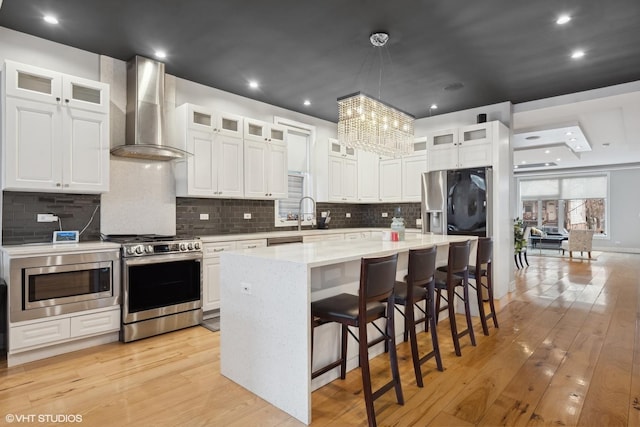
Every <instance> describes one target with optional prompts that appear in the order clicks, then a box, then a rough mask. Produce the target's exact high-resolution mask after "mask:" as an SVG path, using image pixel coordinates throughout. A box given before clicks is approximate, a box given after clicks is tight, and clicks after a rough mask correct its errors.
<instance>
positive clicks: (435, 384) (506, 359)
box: [0, 253, 640, 426]
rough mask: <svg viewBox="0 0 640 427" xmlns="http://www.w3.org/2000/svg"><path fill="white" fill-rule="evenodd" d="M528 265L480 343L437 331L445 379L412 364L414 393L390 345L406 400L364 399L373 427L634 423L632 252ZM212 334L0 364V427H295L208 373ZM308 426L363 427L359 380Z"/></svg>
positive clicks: (378, 361) (327, 401)
mask: <svg viewBox="0 0 640 427" xmlns="http://www.w3.org/2000/svg"><path fill="white" fill-rule="evenodd" d="M529 261H530V263H531V266H530V267H528V268H526V269H524V270H518V271H517V272H516V290H515V291H514V292H512V293H511V294H510V296H509V300H508V303H506V304H505V305H504V306H503V307H502V308H501V309H500V310H499V313H498V320H499V322H500V329H495V328H493V327H491V328H490V336H484V335H482V332H481V328H480V322H479V321H476V322H475V324H474V326H475V330H476V337H477V341H478V345H477V346H476V347H473V346H471V344H470V342H469V339H468V337H464V338H463V339H462V357H456V356H455V354H454V353H453V343H452V341H451V335H450V331H449V328H448V321H447V320H446V319H445V320H444V321H441V322H440V324H439V325H438V333H439V338H440V343H441V349H442V352H443V363H444V366H445V371H444V372H439V371H437V370H436V369H435V362H434V361H430V362H427V363H426V364H425V365H423V373H424V374H425V376H424V383H425V387H424V388H422V389H419V388H418V387H417V386H416V381H415V377H414V374H413V367H412V364H411V354H410V349H409V347H408V345H407V344H406V343H401V344H400V345H399V346H398V352H399V357H400V369H401V376H402V384H403V391H404V396H405V404H404V405H403V406H400V405H398V404H396V403H395V400H394V394H393V393H387V394H386V395H385V396H383V397H382V398H380V399H379V400H378V401H376V404H375V406H376V414H377V420H378V424H379V425H380V426H499V425H500V426H502V425H508V426H511V425H513V426H516V425H517V426H538V425H553V426H640V328H639V314H640V292H639V287H640V279H639V278H640V255H632V254H613V253H603V254H601V255H600V256H599V257H598V259H597V260H593V261H586V260H573V261H568V260H566V259H561V258H544V257H533V256H531V257H529ZM460 320H462V319H460ZM476 320H477V319H476ZM490 325H491V322H490ZM418 336H419V338H420V340H421V350H422V351H427V350H428V349H429V348H430V344H428V343H429V336H428V334H424V333H420V334H419V335H418ZM219 338H220V336H219V333H217V332H215V333H214V332H210V331H209V330H207V329H205V328H202V327H194V328H189V329H186V330H182V331H177V332H174V333H171V334H166V335H163V336H158V337H153V338H149V339H146V340H142V341H137V342H134V343H129V344H121V343H112V344H107V345H102V346H99V347H94V348H91V349H87V350H82V351H78V352H74V353H70V354H66V355H62V356H58V357H54V358H50V359H47V360H42V361H37V362H33V363H29V364H25V365H21V366H17V367H14V368H0V417H1V418H0V419H2V421H1V422H0V424H2V423H5V422H6V419H5V416H6V415H7V414H17V415H30V414H36V415H39V414H54V415H55V414H65V415H70V414H78V415H81V416H82V421H83V422H82V424H83V425H90V426H123V425H136V426H300V425H302V424H301V423H299V422H298V421H297V420H295V419H293V418H292V417H290V416H288V415H287V414H285V413H283V412H281V411H279V410H278V409H275V408H274V407H273V406H271V405H269V404H267V403H266V402H264V401H263V400H261V399H259V398H257V397H256V396H254V395H253V394H251V393H249V392H247V391H246V390H244V389H243V388H242V387H240V386H238V385H236V384H235V383H233V382H231V381H229V380H228V379H226V378H224V377H223V376H221V375H220V373H219V371H220V359H219V345H220V340H219ZM372 375H374V378H373V381H374V386H375V384H376V383H377V384H380V383H382V382H384V381H385V380H386V379H387V378H388V375H389V374H388V359H387V357H386V356H384V355H383V356H380V357H377V358H375V359H374V360H373V361H372ZM14 424H15V423H14ZM37 424H38V425H45V424H46V423H45V424H41V423H37ZM76 424H79V423H76ZM51 425H60V423H51ZM312 425H313V426H338V425H339V426H351V425H352V426H364V425H366V415H365V409H364V400H363V397H362V384H361V377H360V371H359V370H354V371H352V372H350V373H349V374H347V378H346V379H345V380H343V381H341V380H336V381H333V382H332V383H330V384H328V385H326V386H325V387H323V388H321V389H319V390H317V391H316V392H314V393H313V423H312Z"/></svg>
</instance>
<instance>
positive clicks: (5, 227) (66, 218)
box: [2, 191, 420, 245]
mask: <svg viewBox="0 0 640 427" xmlns="http://www.w3.org/2000/svg"><path fill="white" fill-rule="evenodd" d="M175 200H176V208H175V215H176V234H177V235H180V236H207V235H217V234H239V233H261V232H270V231H290V230H295V229H296V227H295V226H294V227H275V225H274V203H273V201H270V200H238V199H206V198H188V197H177V198H176V199H175ZM2 206H3V208H2V244H3V245H15V244H24V243H44V242H50V241H51V238H52V235H53V231H55V230H58V229H59V224H58V222H36V217H37V214H39V213H52V214H55V215H57V216H58V217H59V218H60V221H61V222H62V227H63V229H65V230H82V228H84V226H85V225H86V224H87V222H89V220H90V218H91V216H92V214H93V213H94V212H95V215H94V216H93V220H92V221H91V223H90V224H89V226H88V227H87V230H86V231H85V232H84V233H83V234H82V235H81V236H80V240H81V241H90V240H94V241H95V240H99V239H100V230H101V229H100V225H101V224H100V195H97V194H56V193H31V192H13V191H5V192H3V204H2ZM397 207H400V209H401V212H402V216H403V218H404V219H405V225H406V227H407V228H415V227H416V225H415V223H416V218H419V217H420V203H384V204H368V205H361V204H343V203H318V204H317V206H316V215H317V216H318V217H319V216H320V215H321V213H322V212H331V222H330V224H329V228H331V229H336V228H359V227H389V226H390V225H391V218H392V217H393V215H394V213H395V209H396V208H397ZM383 212H386V213H387V215H388V216H387V217H386V218H385V217H383V216H382V213H383ZM245 213H250V214H251V219H244V214H245ZM347 213H349V214H350V218H347ZM201 214H206V215H208V216H209V219H207V220H201V219H200V216H201ZM304 228H305V229H308V228H310V227H304Z"/></svg>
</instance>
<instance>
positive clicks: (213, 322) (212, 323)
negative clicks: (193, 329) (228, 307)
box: [200, 317, 220, 332]
mask: <svg viewBox="0 0 640 427" xmlns="http://www.w3.org/2000/svg"><path fill="white" fill-rule="evenodd" d="M200 326H203V327H205V328H207V329H208V330H210V331H211V332H218V331H219V330H220V318H219V317H212V318H211V319H207V320H203V321H202V323H200Z"/></svg>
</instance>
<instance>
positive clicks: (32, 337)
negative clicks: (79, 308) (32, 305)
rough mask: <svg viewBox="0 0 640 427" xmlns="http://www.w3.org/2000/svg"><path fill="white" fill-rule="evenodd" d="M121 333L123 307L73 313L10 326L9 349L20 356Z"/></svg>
mask: <svg viewBox="0 0 640 427" xmlns="http://www.w3.org/2000/svg"><path fill="white" fill-rule="evenodd" d="M119 330H120V306H115V307H108V308H103V309H99V310H95V311H91V312H89V313H87V312H78V313H70V314H66V315H62V316H57V317H56V318H54V319H46V320H36V321H28V322H19V323H17V324H11V326H10V328H9V349H10V351H11V353H20V352H23V351H28V350H33V349H36V348H43V347H47V346H51V345H55V344H59V343H63V342H69V341H72V340H74V339H80V338H85V337H89V336H97V335H102V334H106V333H109V332H117V331H119Z"/></svg>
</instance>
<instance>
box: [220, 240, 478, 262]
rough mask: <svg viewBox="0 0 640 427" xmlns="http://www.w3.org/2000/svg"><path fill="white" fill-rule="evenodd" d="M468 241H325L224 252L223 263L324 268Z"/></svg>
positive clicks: (222, 255)
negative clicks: (236, 259) (239, 259)
mask: <svg viewBox="0 0 640 427" xmlns="http://www.w3.org/2000/svg"><path fill="white" fill-rule="evenodd" d="M467 239H471V240H476V239H477V237H474V236H443V235H430V234H409V235H407V238H406V239H405V240H403V241H400V242H392V241H383V240H381V239H376V238H372V239H362V240H349V241H345V240H341V241H324V242H313V243H298V244H294V245H279V246H272V247H263V248H253V249H239V250H235V251H229V252H223V253H222V254H221V257H222V258H221V260H222V262H224V258H225V257H226V256H237V255H242V256H247V257H255V258H261V259H266V260H271V261H274V262H291V263H297V264H305V265H307V267H309V268H312V267H321V266H324V265H332V264H338V263H341V262H348V261H354V260H359V259H360V258H363V257H365V258H367V257H379V256H385V255H391V254H394V253H397V252H405V251H408V250H410V249H417V248H423V247H430V246H433V245H447V244H449V242H459V241H464V240H467Z"/></svg>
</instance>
